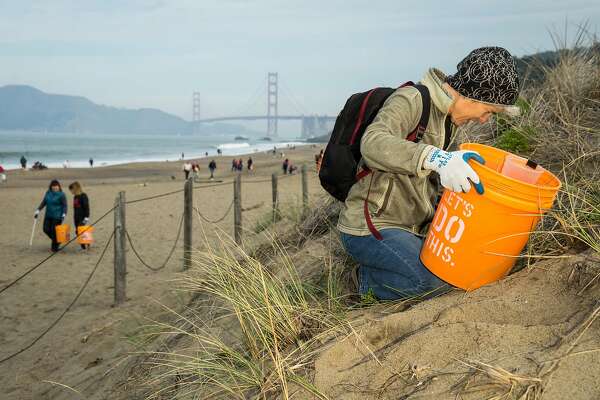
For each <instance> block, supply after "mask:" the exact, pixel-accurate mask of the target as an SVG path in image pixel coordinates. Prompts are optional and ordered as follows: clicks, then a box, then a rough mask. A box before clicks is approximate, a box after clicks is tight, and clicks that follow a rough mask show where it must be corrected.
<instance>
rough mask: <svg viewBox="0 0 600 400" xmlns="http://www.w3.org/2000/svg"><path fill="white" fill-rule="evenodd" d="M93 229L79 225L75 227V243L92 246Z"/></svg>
mask: <svg viewBox="0 0 600 400" xmlns="http://www.w3.org/2000/svg"><path fill="white" fill-rule="evenodd" d="M93 233H94V227H93V226H88V225H80V226H78V227H77V243H79V244H92V243H93V242H94V235H93Z"/></svg>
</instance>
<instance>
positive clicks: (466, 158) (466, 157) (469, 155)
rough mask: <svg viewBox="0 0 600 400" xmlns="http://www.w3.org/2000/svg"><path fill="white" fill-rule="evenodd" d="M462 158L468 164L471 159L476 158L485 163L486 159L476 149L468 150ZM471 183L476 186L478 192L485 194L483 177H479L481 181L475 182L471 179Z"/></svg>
mask: <svg viewBox="0 0 600 400" xmlns="http://www.w3.org/2000/svg"><path fill="white" fill-rule="evenodd" d="M462 158H463V160H464V161H465V162H466V163H467V164H468V163H469V160H474V161H477V162H478V163H480V164H483V165H485V159H484V158H483V157H482V156H481V155H480V154H479V153H476V152H474V151H468V152H466V153H463V155H462ZM469 180H470V179H469ZM470 181H471V180H470ZM471 183H472V184H473V186H474V187H475V190H476V191H477V193H479V194H483V183H481V179H479V183H475V182H473V181H471Z"/></svg>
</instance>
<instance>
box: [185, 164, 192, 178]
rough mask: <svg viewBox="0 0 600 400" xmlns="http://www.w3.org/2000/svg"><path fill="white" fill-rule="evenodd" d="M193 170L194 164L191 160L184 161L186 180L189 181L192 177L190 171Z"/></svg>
mask: <svg viewBox="0 0 600 400" xmlns="http://www.w3.org/2000/svg"><path fill="white" fill-rule="evenodd" d="M191 171H192V164H191V163H190V162H189V161H186V162H184V163H183V173H184V175H185V180H186V181H187V180H188V178H189V177H190V172H191Z"/></svg>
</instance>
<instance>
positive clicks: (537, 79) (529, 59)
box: [515, 43, 600, 86]
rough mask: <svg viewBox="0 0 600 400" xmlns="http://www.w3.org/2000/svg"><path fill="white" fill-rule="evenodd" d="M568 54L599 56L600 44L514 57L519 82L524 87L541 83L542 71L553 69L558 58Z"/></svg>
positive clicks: (543, 73) (543, 77)
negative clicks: (583, 53)
mask: <svg viewBox="0 0 600 400" xmlns="http://www.w3.org/2000/svg"><path fill="white" fill-rule="evenodd" d="M569 52H591V53H596V54H600V43H595V44H593V45H592V46H591V47H579V48H575V49H562V50H551V51H542V52H539V53H535V54H531V55H526V56H523V57H515V62H516V64H517V71H518V73H519V77H520V78H521V82H523V83H525V85H526V86H529V85H536V84H538V83H541V82H543V81H544V79H545V78H546V76H545V72H544V69H545V68H553V67H555V66H556V65H557V64H558V62H559V60H560V58H561V57H562V56H564V55H565V54H567V53H569Z"/></svg>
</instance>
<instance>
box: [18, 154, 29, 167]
mask: <svg viewBox="0 0 600 400" xmlns="http://www.w3.org/2000/svg"><path fill="white" fill-rule="evenodd" d="M20 161H21V168H22V169H27V159H26V158H25V155H22V156H21V160H20Z"/></svg>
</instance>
